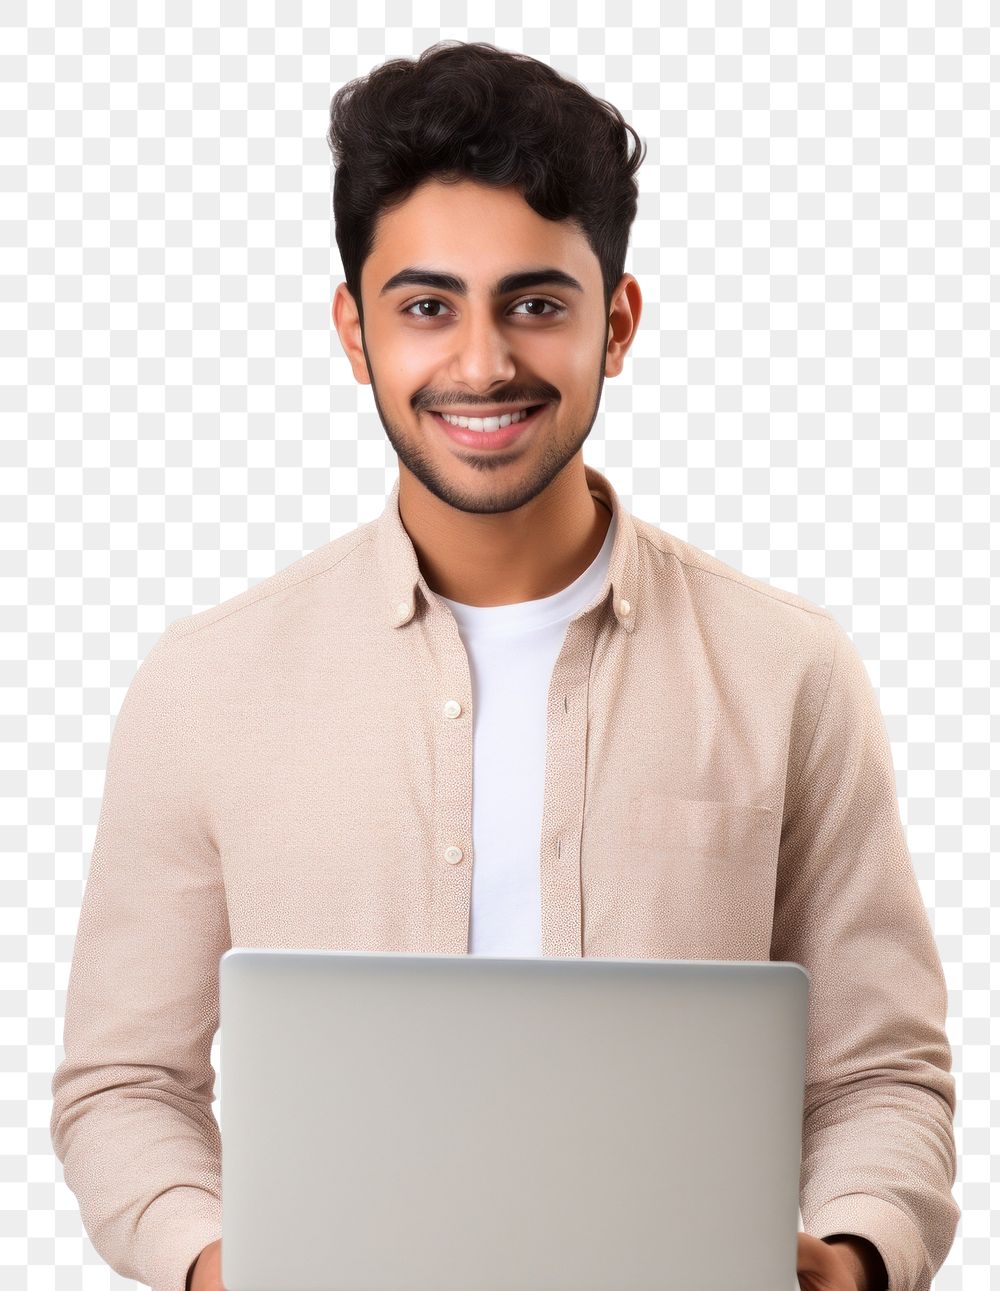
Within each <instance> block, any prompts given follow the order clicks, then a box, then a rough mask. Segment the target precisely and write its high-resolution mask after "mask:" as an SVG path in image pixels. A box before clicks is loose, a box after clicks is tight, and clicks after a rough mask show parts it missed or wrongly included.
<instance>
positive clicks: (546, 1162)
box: [219, 949, 809, 1291]
mask: <svg viewBox="0 0 1000 1291" xmlns="http://www.w3.org/2000/svg"><path fill="white" fill-rule="evenodd" d="M219 977H220V1025H221V1042H220V1043H221V1085H222V1091H221V1096H220V1104H219V1107H220V1127H221V1132H222V1280H223V1283H224V1285H225V1287H226V1288H227V1291H665V1289H666V1288H670V1287H681V1288H684V1291H732V1288H734V1287H739V1288H740V1291H776V1289H777V1291H795V1288H797V1287H798V1280H797V1278H796V1275H795V1265H796V1245H797V1236H796V1235H797V1232H798V1228H799V1226H800V1224H801V1213H800V1211H799V1205H798V1193H799V1166H800V1161H801V1143H802V1113H803V1096H804V1079H805V1048H806V1031H807V1019H808V999H809V975H808V973H807V972H806V970H805V969H804V968H803V967H802V966H801V965H799V964H794V963H757V962H750V963H744V962H735V961H732V962H719V961H701V960H680V961H665V960H637V959H563V958H540V959H539V958H532V959H527V958H524V959H516V958H488V957H485V956H470V955H421V954H401V953H396V952H382V953H366V952H339V951H298V950H294V951H288V950H243V949H233V950H229V951H227V952H226V953H225V954H224V955H223V956H222V957H221V960H220V964H219Z"/></svg>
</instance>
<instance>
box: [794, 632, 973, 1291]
mask: <svg viewBox="0 0 1000 1291" xmlns="http://www.w3.org/2000/svg"><path fill="white" fill-rule="evenodd" d="M825 660H826V662H825V667H826V669H827V673H826V674H825V675H827V676H828V677H829V681H828V684H827V687H826V692H825V698H824V699H823V702H822V705H821V706H820V710H819V712H818V713H817V714H816V716H815V719H813V718H812V716H811V715H810V718H809V721H808V723H807V725H806V726H805V728H804V736H803V738H802V740H801V744H793V747H795V748H796V749H797V750H798V756H797V759H796V765H795V766H791V767H790V771H789V776H790V785H791V787H790V791H789V794H788V797H787V798H786V804H785V815H784V820H783V824H782V835H781V846H780V852H779V860H778V881H777V891H776V897H775V920H774V931H773V935H772V942H771V958H772V959H775V960H791V961H794V962H797V963H800V964H802V965H803V966H804V967H805V968H806V969H807V970H808V972H809V973H810V975H811V979H812V980H811V989H810V1001H809V1037H808V1048H807V1055H806V1096H805V1107H804V1117H803V1145H802V1172H801V1191H800V1208H801V1211H802V1217H803V1228H804V1229H805V1231H807V1232H810V1233H812V1234H814V1235H815V1236H817V1237H826V1236H830V1235H833V1234H838V1233H842V1234H847V1235H851V1236H853V1237H855V1238H856V1239H865V1240H867V1241H869V1242H871V1243H872V1244H873V1245H874V1247H875V1248H876V1250H877V1251H878V1253H879V1255H880V1257H881V1259H882V1261H883V1262H884V1264H885V1268H886V1270H887V1273H888V1282H889V1287H890V1288H891V1291H929V1287H930V1281H931V1278H932V1277H933V1275H934V1274H935V1273H936V1272H937V1270H938V1269H939V1268H940V1267H941V1265H942V1264H943V1262H944V1260H945V1257H946V1256H947V1254H948V1251H949V1250H950V1248H951V1244H952V1242H953V1240H954V1236H955V1230H956V1227H957V1224H958V1219H959V1213H960V1212H959V1207H958V1205H957V1204H956V1202H955V1201H954V1199H953V1197H952V1195H951V1187H952V1184H953V1183H954V1181H955V1174H956V1153H955V1141H954V1135H953V1128H952V1125H953V1116H954V1110H955V1084H954V1078H953V1077H952V1075H951V1049H950V1045H949V1042H948V1038H947V1035H946V1032H945V1017H946V1009H947V990H946V987H945V981H944V973H943V970H942V966H941V960H940V957H939V955H938V951H937V947H936V944H935V941H934V936H933V932H932V930H931V926H930V922H929V920H928V917H927V912H926V910H925V909H924V905H923V901H922V899H921V896H920V888H919V885H918V883H917V879H916V875H915V873H914V870H913V865H912V862H911V860H910V856H909V852H908V850H907V845H906V840H905V837H904V834H903V828H902V824H901V821H900V816H899V806H898V801H897V797H896V783H895V774H894V771H893V766H892V756H891V751H890V747H889V741H888V738H887V735H886V731H885V726H884V723H883V721H882V717H881V713H880V711H879V708H878V701H877V699H876V696H875V692H874V690H873V688H872V686H871V683H870V681H869V680H868V675H867V673H866V671H865V667H864V663H863V662H862V660H861V658H860V656H859V655H858V653H857V651H856V649H855V648H854V646H853V645H852V643H851V641H850V639H849V638H848V636H847V635H846V633H845V632H844V631H843V630H842V629H841V628H840V627H839V626H838V625H837V624H836V623H835V622H833V621H830V625H829V631H828V636H827V650H826V654H825ZM819 693H821V694H822V693H823V687H822V685H821V686H820V692H819ZM814 711H815V710H814ZM810 728H812V732H811V734H810ZM790 761H791V759H790Z"/></svg>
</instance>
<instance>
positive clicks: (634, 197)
mask: <svg viewBox="0 0 1000 1291" xmlns="http://www.w3.org/2000/svg"><path fill="white" fill-rule="evenodd" d="M629 136H632V139H633V140H634V142H635V145H636V147H635V149H634V150H632V149H630V140H629ZM326 138H327V143H328V144H329V146H330V150H331V152H332V153H333V157H334V162H335V165H336V175H335V178H334V184H333V218H334V227H335V234H336V239H337V246H338V247H339V248H340V257H341V260H342V262H343V266H344V277H345V280H346V284H347V289H348V291H349V292H350V293H351V295H352V296H353V297H354V301H355V303H356V305H357V307H358V311H359V313H360V315H361V322H362V326H363V325H364V313H363V311H362V309H361V266H362V265H363V264H364V262H365V260H366V259H367V258H368V256H369V255H370V254H371V251H372V247H373V245H374V240H375V223H376V220H377V218H378V216H379V215H380V214H382V213H383V212H385V211H388V210H391V209H393V208H394V207H396V206H398V205H399V204H400V203H402V202H404V201H405V200H406V198H407V197H409V195H410V194H411V193H412V192H413V190H414V189H415V188H416V187H417V186H418V185H419V184H420V183H422V182H423V181H424V180H425V179H428V178H430V177H432V176H433V177H434V178H435V179H440V180H443V181H445V182H454V181H457V180H461V179H472V180H475V181H477V182H479V183H482V184H493V185H496V186H498V187H500V186H507V185H514V186H516V187H517V189H518V191H519V192H520V193H521V195H522V196H523V197H524V199H525V201H526V202H527V203H528V205H529V206H530V207H531V208H532V210H533V211H536V212H537V213H538V214H539V215H541V216H543V217H544V218H546V219H550V220H561V219H566V218H569V219H571V220H573V221H575V222H576V224H577V226H578V227H579V228H580V230H581V232H582V233H583V234H584V235H585V237H586V239H587V242H588V243H589V245H590V247H591V249H592V250H593V252H594V254H595V255H596V257H597V259H598V261H599V262H600V266H601V276H602V278H603V281H604V309H605V313H607V312H608V310H609V308H610V304H611V296H612V294H613V292H614V289H615V288H616V287H617V286H618V283H619V282H620V281H621V277H622V274H623V273H624V271H625V252H626V249H627V247H628V238H629V230H630V228H631V225H632V222H633V220H634V219H635V215H636V210H637V208H638V198H639V186H638V183H637V182H636V180H635V178H634V175H635V172H636V171H637V170H638V168H639V166H640V165H641V164H642V162H643V160H644V158H645V155H646V145H645V144H644V143H643V142H642V141H641V140H640V138H639V136H638V134H636V132H635V130H633V129H632V127H631V126H630V125H627V124H626V122H625V121H624V119H623V118H622V115H621V113H620V112H619V111H618V109H617V108H616V107H614V106H613V105H612V104H610V103H608V102H607V101H606V100H604V99H598V98H595V97H594V95H592V94H591V93H590V92H589V91H588V90H586V89H585V88H584V87H583V86H582V85H580V84H579V83H578V82H576V81H573V80H570V79H567V78H566V77H564V76H562V75H560V74H559V72H557V71H556V70H555V69H554V68H552V67H549V66H548V65H547V64H545V63H541V62H539V61H538V60H537V59H535V58H532V57H531V56H530V55H528V54H519V53H509V52H507V51H506V50H501V49H498V48H497V47H496V46H495V45H490V44H487V43H485V42H481V41H477V42H473V43H469V42H463V41H450V40H448V41H439V42H438V43H437V44H435V45H431V46H429V48H427V49H425V50H424V51H423V53H421V54H420V56H419V57H418V58H416V59H406V58H394V59H391V60H389V61H388V62H385V63H382V64H380V66H378V67H377V68H375V69H374V70H373V71H372V72H370V73H369V74H368V75H367V76H362V77H358V78H356V79H355V80H353V81H348V82H347V84H346V85H344V86H342V87H341V88H340V89H339V90H338V91H337V92H336V94H334V96H333V99H332V100H331V102H330V128H329V131H328V132H327V136H326Z"/></svg>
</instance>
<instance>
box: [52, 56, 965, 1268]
mask: <svg viewBox="0 0 1000 1291" xmlns="http://www.w3.org/2000/svg"><path fill="white" fill-rule="evenodd" d="M629 134H632V135H633V136H634V132H633V131H631V130H630V127H627V126H626V125H625V124H624V122H623V121H622V119H621V117H620V115H619V114H618V113H617V111H616V110H615V109H612V108H610V106H609V105H607V104H602V103H601V102H600V101H599V100H596V99H594V98H592V97H591V96H590V95H589V94H587V92H586V91H585V90H583V89H582V87H580V86H578V85H575V84H574V83H573V82H570V81H566V80H564V79H563V78H561V77H559V76H558V75H557V74H556V73H555V72H554V71H553V70H552V69H550V68H547V67H545V66H544V65H543V64H541V63H537V62H535V60H533V59H529V58H526V57H524V56H520V55H512V54H507V53H503V52H501V51H499V50H497V49H495V48H494V47H492V46H488V45H461V44H452V43H448V44H445V45H442V46H439V47H435V48H432V49H431V50H428V51H425V53H424V54H423V55H422V56H421V58H420V59H419V60H418V61H417V62H412V61H406V60H396V61H394V62H390V63H387V64H385V65H383V66H382V67H381V68H379V69H377V70H376V71H375V72H374V73H372V75H371V76H369V77H367V78H363V79H361V80H359V81H357V82H352V83H351V84H350V85H349V86H346V87H345V88H344V89H343V90H342V91H340V92H339V93H338V95H337V96H336V97H335V98H334V101H333V103H332V105H331V132H330V141H331V144H332V146H333V149H334V153H335V156H336V159H337V163H338V169H337V178H336V183H335V190H334V212H335V216H336V231H337V240H338V244H339V246H340V250H341V255H342V259H343V263H344V270H345V277H346V282H345V283H343V284H341V285H340V286H339V287H338V288H337V292H336V296H335V299H334V302H333V320H334V323H335V325H336V328H337V332H338V335H339V337H340V340H341V342H342V344H343V346H344V350H345V352H346V354H347V356H348V358H349V360H350V363H351V366H352V369H353V372H354V375H355V377H356V379H357V380H358V381H360V382H362V383H365V384H370V385H371V387H372V394H373V397H374V400H375V405H376V408H377V410H378V414H379V417H380V418H381V421H382V424H383V426H384V428H385V431H386V434H387V436H388V437H389V441H390V443H391V444H392V446H393V448H394V450H395V452H396V454H397V456H398V459H399V481H398V484H397V486H396V487H395V488H394V489H393V492H392V494H391V496H390V498H389V500H388V504H387V507H386V509H385V511H384V513H383V514H382V516H381V517H380V518H379V519H377V520H376V521H374V522H372V523H370V524H367V525H363V526H361V527H360V528H359V529H356V530H354V531H353V532H352V533H350V534H347V535H345V536H344V537H342V538H339V539H337V540H336V541H334V542H331V543H330V544H328V545H327V546H326V547H323V548H321V549H320V550H318V551H316V552H313V553H312V554H310V555H308V556H306V557H305V558H304V559H303V560H300V561H297V562H296V563H295V564H293V565H292V566H290V567H289V568H287V569H285V570H283V571H281V572H280V573H279V574H277V575H275V576H274V577H273V578H271V579H268V580H266V581H265V582H263V583H262V584H259V585H258V586H256V587H254V588H252V589H250V590H249V591H247V592H244V593H243V594H241V595H240V596H237V597H235V598H233V599H232V600H230V601H228V602H226V603H225V604H224V605H221V606H218V607H216V608H215V609H211V610H207V611H204V612H202V613H199V614H195V615H192V616H190V617H188V618H186V619H184V620H182V621H179V622H176V623H174V624H172V625H171V626H170V628H168V630H167V631H166V632H165V633H164V635H163V637H162V638H161V640H160V641H159V642H158V643H157V645H156V646H155V647H154V649H153V651H152V652H151V653H150V654H149V656H148V657H147V659H146V660H145V661H144V662H143V664H142V666H141V667H140V669H139V671H138V673H137V675H136V678H135V679H134V681H133V684H132V686H131V687H130V690H129V693H128V696H127V697H126V701H125V703H124V705H123V707H122V710H121V713H120V715H119V718H118V722H117V724H116V727H115V731H114V736H113V741H112V747H111V750H110V752H109V757H108V768H107V779H106V788H105V798H104V803H103V806H102V813H101V819H100V822H99V826H98V833H97V838H96V840H95V845H94V851H93V856H92V860H91V871H90V876H89V879H88V883H87V888H86V892H85V897H84V905H83V910H82V912H81V917H80V926H79V932H78V936H77V944H76V949H75V952H74V959H73V966H72V972H71V978H70V985H69V992H68V995H67V1007H66V1029H65V1048H66V1058H65V1060H64V1062H63V1063H62V1065H61V1066H60V1068H59V1069H58V1070H57V1072H56V1074H55V1077H54V1079H53V1094H54V1107H53V1114H52V1133H53V1142H54V1145H55V1149H56V1152H57V1154H58V1156H59V1158H60V1160H62V1161H63V1163H64V1166H65V1176H66V1180H67V1183H68V1184H69V1186H70V1187H71V1188H73V1190H74V1191H75V1192H76V1194H77V1196H78V1198H79V1200H80V1205H81V1212H82V1215H83V1218H84V1221H85V1223H86V1225H87V1228H88V1231H89V1232H90V1234H91V1237H92V1240H93V1241H94V1244H95V1246H97V1247H98V1249H99V1250H100V1251H101V1253H102V1254H103V1255H104V1256H105V1258H107V1260H108V1262H109V1263H110V1264H111V1265H112V1266H113V1267H114V1268H116V1269H117V1270H118V1271H119V1272H121V1273H122V1274H123V1275H125V1276H131V1277H136V1278H139V1279H141V1280H142V1281H145V1282H148V1283H150V1284H151V1285H152V1287H153V1291H182V1288H183V1287H184V1285H185V1278H186V1277H187V1280H188V1282H189V1285H190V1286H191V1288H192V1291H215V1289H217V1288H218V1287H220V1285H221V1277H220V1261H221V1243H220V1240H219V1233H220V1227H221V1225H220V1202H219V1196H220V1177H219V1148H220V1144H219V1135H218V1126H217V1124H216V1121H215V1118H214V1117H213V1115H212V1111H211V1102H212V1089H213V1078H214V1073H213V1071H212V1068H211V1064H210V1049H211V1043H212V1039H213V1035H214V1032H215V1030H216V1027H217V1024H218V1000H217V987H218V976H217V975H218V960H219V956H220V955H221V954H222V953H223V951H225V950H226V949H227V947H228V946H229V945H240V946H270V947H297V948H326V949H361V950H366V949H367V950H399V951H430V952H438V953H452V954H454V953H472V954H481V953H488V954H511V955H532V954H533V955H542V954H544V955H561V956H577V957H579V956H584V955H588V956H605V957H607V956H624V957H639V958H674V959H680V958H700V959H735V960H766V959H768V958H771V959H778V960H791V961H795V962H798V963H801V964H803V965H804V966H805V967H806V968H807V969H808V971H809V973H810V976H811V1000H810V1029H809V1047H808V1058H807V1072H806V1080H807V1088H806V1105H805V1109H804V1112H805V1115H804V1140H803V1162H802V1179H801V1210H802V1215H803V1222H804V1226H805V1228H806V1229H807V1230H808V1231H806V1232H804V1233H801V1234H800V1235H799V1245H798V1273H799V1281H800V1285H801V1286H802V1287H803V1288H806V1289H807V1291H820V1288H823V1289H824V1291H875V1289H876V1288H879V1287H886V1286H887V1285H888V1286H890V1287H891V1288H892V1291H927V1288H928V1287H929V1285H930V1279H931V1277H932V1276H933V1274H934V1273H935V1272H936V1271H937V1269H938V1268H939V1267H940V1265H941V1263H942V1262H943V1260H944V1258H945V1256H946V1254H947V1252H948V1250H949V1248H950V1245H951V1242H952V1239H953V1237H954V1232H955V1227H956V1224H957V1219H958V1208H957V1206H956V1204H955V1202H954V1200H953V1199H952V1197H951V1192H950V1189H951V1185H952V1183H953V1182H954V1178H955V1148H954V1139H953V1136H952V1117H953V1112H954V1082H953V1079H952V1077H951V1075H950V1057H951V1054H950V1047H949V1044H948V1040H947V1037H946V1034H945V1030H944V1021H945V1007H946V990H945V985H944V980H943V973H942V969H941V963H940V959H939V957H938V955H937V951H936V947H935V943H934V939H933V935H932V932H931V928H930V924H929V921H928V919H927V915H926V912H925V910H924V907H923V905H922V902H921V899H920V894H919V888H918V885H917V882H916V878H915V875H914V873H913V868H912V865H911V862H910V858H909V854H908V851H907V847H906V843H905V839H904V836H903V831H902V826H901V823H900V818H899V812H898V806H897V801H896V794H895V781H894V775H893V768H892V762H891V755H890V749H889V745H888V740H887V738H886V734H885V729H884V725H883V723H882V720H881V716H880V714H879V711H878V707H877V702H876V699H875V695H874V692H873V690H872V687H871V685H870V683H869V681H868V678H867V675H866V673H865V669H864V665H863V663H862V661H861V659H860V657H859V655H858V654H857V652H856V650H855V649H854V647H853V646H852V645H851V643H850V641H849V639H848V638H847V636H846V634H845V633H844V632H843V631H842V630H841V629H840V628H839V627H838V626H837V624H836V622H835V620H834V619H833V618H832V616H831V615H829V614H828V613H827V612H826V611H824V610H822V609H820V608H817V607H816V606H813V605H811V604H810V603H808V602H807V601H805V600H803V599H802V598H800V597H798V596H795V595H792V594H790V593H787V592H784V591H781V590H778V589H775V588H772V587H770V586H768V585H767V584H765V583H762V582H759V581H757V580H754V579H751V578H749V577H747V576H745V575H743V574H741V573H740V572H739V571H737V570H735V569H732V568H730V567H728V566H726V565H724V564H723V563H722V562H720V561H718V560H716V559H714V558H713V557H711V556H709V555H707V554H706V553H704V552H702V551H699V550H698V549H696V548H694V547H692V546H690V545H689V544H687V543H684V542H682V541H680V540H678V539H676V538H674V537H673V536H671V535H669V534H667V533H664V532H662V531H661V530H659V529H657V528H656V527H654V526H653V525H651V524H648V523H646V522H643V521H641V520H638V519H637V518H635V517H633V516H631V515H630V514H628V513H627V512H626V511H624V510H623V508H622V507H621V505H620V503H619V500H618V497H617V494H616V493H615V491H614V489H613V488H612V487H611V485H610V483H609V481H608V480H607V479H605V478H604V476H603V475H601V474H600V473H599V472H597V471H595V470H594V469H592V468H591V467H589V466H585V465H584V462H583V459H582V456H581V452H582V447H583V444H584V442H585V440H586V438H587V436H588V434H589V433H590V430H591V427H592V426H593V423H594V418H595V416H596V413H597V409H598V405H599V402H600V395H601V390H602V387H603V382H604V379H605V377H607V376H611V377H615V376H618V375H619V374H620V373H621V371H622V368H623V364H624V360H625V356H626V354H627V352H628V349H629V347H630V346H631V344H632V342H633V340H634V337H635V331H636V327H637V325H638V322H639V318H640V315H641V310H642V297H641V294H640V290H639V284H638V283H637V281H636V280H635V278H634V277H633V276H632V275H631V274H627V273H625V272H624V271H623V265H624V257H625V251H626V247H627V241H628V233H629V228H630V225H631V223H632V220H633V219H634V216H635V211H636V198H637V186H636V184H635V181H634V172H635V170H636V169H637V167H638V165H639V164H640V162H641V159H642V158H641V156H638V155H637V154H636V153H630V150H629V147H628V136H629ZM525 410H527V415H526V416H524V415H523V414H524V412H525ZM508 419H513V420H510V421H508ZM463 420H464V421H465V423H466V424H465V425H464V426H463V425H462V424H461V423H462V421H463ZM456 422H458V424H457V425H456ZM721 1236H722V1238H723V1240H724V1236H725V1235H724V1234H723V1235H721ZM705 1259H706V1261H710V1260H711V1252H710V1251H706V1252H705Z"/></svg>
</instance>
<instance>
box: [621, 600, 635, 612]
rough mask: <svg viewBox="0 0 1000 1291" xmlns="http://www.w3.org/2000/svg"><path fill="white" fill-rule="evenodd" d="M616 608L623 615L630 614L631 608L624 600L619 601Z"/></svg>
mask: <svg viewBox="0 0 1000 1291" xmlns="http://www.w3.org/2000/svg"><path fill="white" fill-rule="evenodd" d="M618 608H619V609H620V610H621V612H622V613H623V614H631V612H632V606H631V605H629V603H628V601H626V600H621V601H619V602H618Z"/></svg>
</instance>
